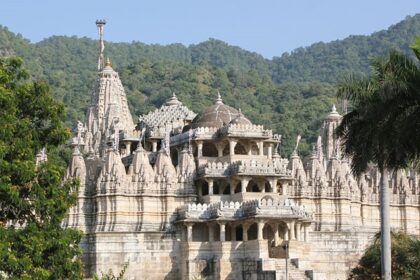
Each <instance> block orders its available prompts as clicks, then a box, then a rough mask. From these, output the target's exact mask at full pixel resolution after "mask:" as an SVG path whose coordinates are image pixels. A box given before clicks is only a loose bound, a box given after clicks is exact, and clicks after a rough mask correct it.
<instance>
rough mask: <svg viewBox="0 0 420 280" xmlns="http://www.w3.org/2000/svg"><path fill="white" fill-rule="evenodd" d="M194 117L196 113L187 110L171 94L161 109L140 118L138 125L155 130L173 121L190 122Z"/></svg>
mask: <svg viewBox="0 0 420 280" xmlns="http://www.w3.org/2000/svg"><path fill="white" fill-rule="evenodd" d="M196 115H197V114H196V113H194V112H193V111H191V110H190V109H188V108H187V107H186V106H185V105H184V104H182V102H181V101H179V100H178V98H177V97H176V95H175V94H173V95H172V97H171V98H169V99H168V100H167V101H166V103H165V104H164V105H163V106H162V107H160V108H159V109H156V110H154V111H153V112H150V113H148V114H146V115H142V116H140V118H139V123H143V124H145V125H146V126H148V127H150V128H157V127H163V126H165V125H166V124H170V123H173V122H174V121H183V120H186V121H191V120H193V119H194V117H195V116H196Z"/></svg>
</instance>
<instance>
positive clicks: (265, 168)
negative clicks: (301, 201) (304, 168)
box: [231, 160, 292, 176]
mask: <svg viewBox="0 0 420 280" xmlns="http://www.w3.org/2000/svg"><path fill="white" fill-rule="evenodd" d="M231 174H232V175H241V174H244V175H245V174H246V175H262V176H270V175H271V176H276V175H277V176H278V175H287V176H290V175H291V174H292V173H291V170H288V169H284V168H281V167H280V168H278V167H276V166H275V165H274V164H273V162H272V161H256V160H241V161H237V162H234V163H233V164H232V166H231Z"/></svg>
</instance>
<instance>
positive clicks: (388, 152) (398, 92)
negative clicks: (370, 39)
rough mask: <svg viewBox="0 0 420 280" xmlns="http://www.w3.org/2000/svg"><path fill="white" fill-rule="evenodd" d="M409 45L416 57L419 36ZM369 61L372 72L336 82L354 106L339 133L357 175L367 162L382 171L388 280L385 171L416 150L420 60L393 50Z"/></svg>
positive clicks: (385, 258) (386, 256)
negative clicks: (364, 75)
mask: <svg viewBox="0 0 420 280" xmlns="http://www.w3.org/2000/svg"><path fill="white" fill-rule="evenodd" d="M412 48H413V50H414V52H415V53H416V56H417V57H418V58H420V56H419V53H420V52H419V50H420V39H417V41H416V42H415V44H414V45H413V47H412ZM371 66H372V75H371V76H369V77H356V76H350V77H349V78H348V79H347V80H345V81H344V82H342V83H341V84H340V85H339V88H338V95H339V96H340V97H344V98H347V99H350V100H351V102H352V104H353V106H354V107H353V110H352V111H350V112H349V113H348V114H346V115H345V116H344V117H343V121H342V123H341V124H340V126H339V127H338V128H337V134H338V136H339V137H342V138H343V140H344V141H343V147H344V152H345V153H346V154H347V155H349V156H351V158H352V169H353V171H354V173H355V174H357V175H360V174H361V173H362V172H363V171H365V170H366V169H367V167H368V164H369V163H370V162H373V163H376V164H377V165H378V168H379V170H380V173H381V182H380V190H381V260H382V266H381V267H382V276H383V278H384V279H391V236H390V216H389V215H390V214H389V179H388V170H390V169H394V168H404V167H407V166H409V165H410V164H411V163H413V161H416V160H417V159H418V156H419V155H420V152H419V151H420V150H419V147H418V143H419V139H420V123H419V122H418V120H419V117H420V69H419V66H418V62H416V61H412V60H411V59H410V58H409V57H407V56H405V55H403V54H401V53H399V52H397V51H392V52H391V53H390V54H389V55H388V56H387V57H384V58H377V59H375V60H373V61H372V64H371Z"/></svg>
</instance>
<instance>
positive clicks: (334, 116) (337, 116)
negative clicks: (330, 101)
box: [327, 105, 341, 120]
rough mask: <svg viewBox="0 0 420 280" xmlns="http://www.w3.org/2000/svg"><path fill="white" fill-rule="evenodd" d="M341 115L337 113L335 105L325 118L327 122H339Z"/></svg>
mask: <svg viewBox="0 0 420 280" xmlns="http://www.w3.org/2000/svg"><path fill="white" fill-rule="evenodd" d="M339 119H341V115H340V114H339V113H338V112H337V109H336V108H335V105H333V106H332V109H331V112H330V113H329V114H328V116H327V120H339Z"/></svg>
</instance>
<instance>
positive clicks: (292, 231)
mask: <svg viewBox="0 0 420 280" xmlns="http://www.w3.org/2000/svg"><path fill="white" fill-rule="evenodd" d="M289 231H290V235H289V240H296V235H295V221H291V222H289Z"/></svg>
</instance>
